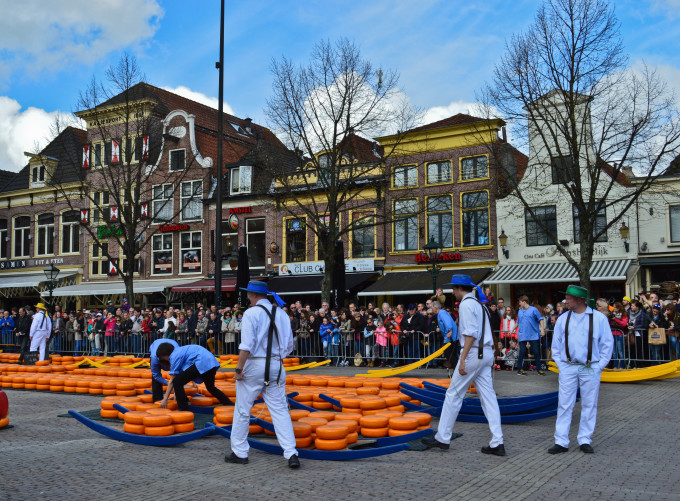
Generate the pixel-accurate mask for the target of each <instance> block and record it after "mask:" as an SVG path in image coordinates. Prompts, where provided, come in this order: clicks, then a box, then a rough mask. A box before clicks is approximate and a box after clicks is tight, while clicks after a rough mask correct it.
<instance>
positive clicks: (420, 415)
mask: <svg viewBox="0 0 680 501" xmlns="http://www.w3.org/2000/svg"><path fill="white" fill-rule="evenodd" d="M404 416H408V417H412V418H416V419H417V420H418V426H419V427H420V426H429V425H430V423H431V422H432V415H431V414H428V413H427V412H409V413H408V414H404Z"/></svg>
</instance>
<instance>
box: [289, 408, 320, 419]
mask: <svg viewBox="0 0 680 501" xmlns="http://www.w3.org/2000/svg"><path fill="white" fill-rule="evenodd" d="M309 414H310V413H309V411H306V410H304V409H291V410H290V419H291V421H297V420H298V419H300V418H303V417H307V416H309ZM315 414H316V413H315Z"/></svg>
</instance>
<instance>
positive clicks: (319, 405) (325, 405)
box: [312, 402, 333, 411]
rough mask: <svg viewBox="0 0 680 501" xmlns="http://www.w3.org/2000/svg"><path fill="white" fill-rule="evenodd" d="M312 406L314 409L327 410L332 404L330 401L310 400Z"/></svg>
mask: <svg viewBox="0 0 680 501" xmlns="http://www.w3.org/2000/svg"><path fill="white" fill-rule="evenodd" d="M312 407H314V408H315V409H319V410H323V411H327V410H330V409H332V408H333V404H331V403H330V402H312Z"/></svg>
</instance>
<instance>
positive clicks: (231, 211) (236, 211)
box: [229, 207, 253, 214]
mask: <svg viewBox="0 0 680 501" xmlns="http://www.w3.org/2000/svg"><path fill="white" fill-rule="evenodd" d="M252 212H253V208H252V207H232V208H231V209H229V214H252Z"/></svg>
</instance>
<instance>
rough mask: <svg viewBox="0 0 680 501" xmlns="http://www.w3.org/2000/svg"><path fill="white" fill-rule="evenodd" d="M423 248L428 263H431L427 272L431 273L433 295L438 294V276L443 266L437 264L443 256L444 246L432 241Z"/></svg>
mask: <svg viewBox="0 0 680 501" xmlns="http://www.w3.org/2000/svg"><path fill="white" fill-rule="evenodd" d="M423 248H424V249H425V252H426V253H427V258H428V262H429V263H430V264H429V266H428V267H427V271H429V272H430V275H431V276H432V294H437V275H439V272H440V271H441V269H442V267H441V265H440V264H437V262H438V261H439V258H440V257H441V254H442V246H441V244H440V243H439V242H436V241H434V240H430V241H429V243H427V244H426V245H425V247H423Z"/></svg>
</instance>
